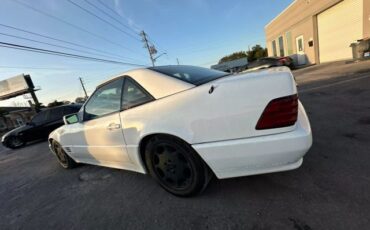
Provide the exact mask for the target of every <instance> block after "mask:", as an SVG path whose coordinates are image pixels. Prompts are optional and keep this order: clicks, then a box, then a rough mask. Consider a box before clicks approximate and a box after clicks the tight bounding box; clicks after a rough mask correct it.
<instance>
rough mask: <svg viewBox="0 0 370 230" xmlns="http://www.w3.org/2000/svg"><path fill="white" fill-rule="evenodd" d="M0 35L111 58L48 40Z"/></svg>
mask: <svg viewBox="0 0 370 230" xmlns="http://www.w3.org/2000/svg"><path fill="white" fill-rule="evenodd" d="M0 35H3V36H7V37H13V38H18V39H21V40H26V41H31V42H36V43H39V44H44V45H49V46H54V47H58V48H63V49H67V50H72V51H76V52H80V53H88V54H93V55H100V56H103V57H109V58H112V56H108V55H104V54H97V53H94V52H90V51H84V50H80V49H74V48H70V47H66V46H61V45H56V44H52V43H48V42H42V41H37V40H34V39H29V38H25V37H21V36H16V35H11V34H5V33H1V32H0Z"/></svg>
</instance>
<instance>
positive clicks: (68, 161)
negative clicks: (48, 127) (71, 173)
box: [51, 141, 77, 169]
mask: <svg viewBox="0 0 370 230" xmlns="http://www.w3.org/2000/svg"><path fill="white" fill-rule="evenodd" d="M51 146H52V149H53V151H54V153H55V155H56V157H57V159H58V161H59V164H60V165H61V166H62V167H63V168H65V169H71V168H74V167H76V165H77V163H76V162H75V161H74V160H73V159H72V158H70V157H69V156H68V155H67V154H66V152H65V151H64V149H63V148H62V146H61V145H60V144H59V143H58V142H57V141H53V142H52V144H51Z"/></svg>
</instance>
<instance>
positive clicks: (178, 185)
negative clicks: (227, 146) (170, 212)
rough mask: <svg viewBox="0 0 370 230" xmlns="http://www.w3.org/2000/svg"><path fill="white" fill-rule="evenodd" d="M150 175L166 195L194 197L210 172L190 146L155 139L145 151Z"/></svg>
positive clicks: (150, 141) (178, 141) (204, 184)
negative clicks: (166, 192)
mask: <svg viewBox="0 0 370 230" xmlns="http://www.w3.org/2000/svg"><path fill="white" fill-rule="evenodd" d="M145 162H146V165H147V168H148V171H149V173H150V175H151V176H152V177H153V178H154V179H155V180H156V181H157V182H158V183H159V184H160V185H161V186H162V187H163V188H164V189H165V190H167V191H168V192H170V193H172V194H174V195H176V196H181V197H188V196H192V195H196V194H198V193H200V192H201V191H203V190H204V189H205V188H206V186H207V184H208V182H209V181H210V178H211V177H210V175H212V174H211V173H210V170H209V169H208V167H207V165H206V164H205V163H204V162H203V161H202V159H201V158H200V157H199V156H198V154H197V153H196V152H195V151H194V150H193V148H191V146H190V145H188V144H187V143H185V142H184V141H182V140H179V139H177V138H175V137H172V136H155V137H153V138H152V139H150V140H149V142H148V144H147V145H146V148H145Z"/></svg>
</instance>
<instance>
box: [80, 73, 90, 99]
mask: <svg viewBox="0 0 370 230" xmlns="http://www.w3.org/2000/svg"><path fill="white" fill-rule="evenodd" d="M79 79H80V82H81V86H82V89H83V90H84V92H85V99H87V98H88V96H87V92H86V89H85V85H84V82H83V81H82V78H80V77H79Z"/></svg>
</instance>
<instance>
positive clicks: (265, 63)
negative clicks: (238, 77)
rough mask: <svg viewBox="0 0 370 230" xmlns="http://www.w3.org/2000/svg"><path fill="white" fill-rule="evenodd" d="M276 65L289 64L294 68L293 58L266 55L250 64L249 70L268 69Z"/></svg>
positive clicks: (288, 65)
mask: <svg viewBox="0 0 370 230" xmlns="http://www.w3.org/2000/svg"><path fill="white" fill-rule="evenodd" d="M276 66H287V67H289V68H290V69H294V63H293V59H292V58H290V57H266V58H260V59H258V60H256V61H254V62H251V63H249V64H248V70H258V69H267V68H271V67H276Z"/></svg>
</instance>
